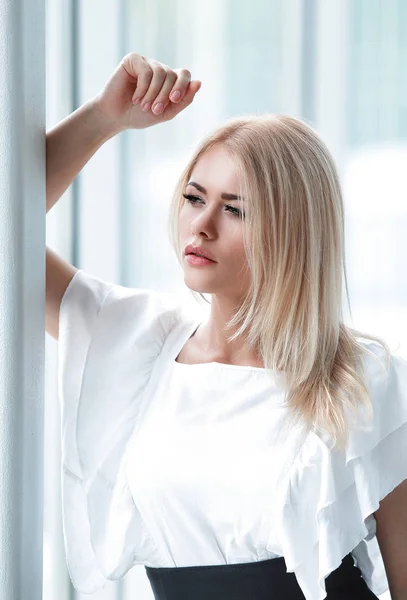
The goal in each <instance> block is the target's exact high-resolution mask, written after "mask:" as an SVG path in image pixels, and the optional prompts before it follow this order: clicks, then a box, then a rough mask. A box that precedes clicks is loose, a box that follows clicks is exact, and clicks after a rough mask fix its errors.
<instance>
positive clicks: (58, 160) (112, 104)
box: [46, 53, 407, 600]
mask: <svg viewBox="0 0 407 600" xmlns="http://www.w3.org/2000/svg"><path fill="white" fill-rule="evenodd" d="M200 85H201V84H200V82H199V81H193V80H191V73H190V72H189V71H188V70H187V69H171V68H170V67H168V66H167V65H164V64H162V63H159V62H158V61H155V60H153V59H150V58H147V57H145V56H141V55H139V54H136V53H131V54H129V55H127V56H125V57H124V58H123V60H122V61H121V63H120V65H119V66H118V67H117V69H116V71H115V72H114V73H113V75H112V77H111V78H110V79H109V81H108V82H107V83H106V85H105V86H104V88H103V89H102V91H101V92H100V93H99V94H98V95H97V96H96V97H95V98H92V99H91V100H89V101H88V102H86V103H85V104H84V105H83V106H81V107H80V108H79V109H78V110H76V111H75V112H74V113H73V114H71V115H70V116H68V117H67V118H66V119H65V120H64V121H62V122H61V123H60V124H58V125H57V126H56V127H55V128H54V129H53V130H52V131H50V132H49V133H48V134H47V211H48V210H50V209H51V208H52V206H53V205H54V204H55V203H56V202H57V200H58V198H59V197H60V196H61V195H62V194H63V192H64V191H65V189H66V188H67V187H68V186H69V185H70V183H71V182H72V180H73V179H74V177H75V176H76V175H77V173H78V172H79V171H80V170H81V169H82V167H83V166H84V165H85V164H86V162H87V161H88V160H89V159H90V157H91V156H92V155H93V154H94V153H95V152H96V151H97V149H98V148H99V147H100V146H101V145H102V144H103V143H104V142H105V141H106V140H108V139H109V138H111V137H112V136H114V135H115V134H117V133H118V132H120V131H123V130H125V129H127V128H133V129H143V128H146V127H150V126H153V125H156V124H159V123H161V122H163V121H168V120H169V119H172V118H174V117H176V115H177V114H178V113H180V112H181V111H182V110H184V109H185V108H186V107H187V106H189V105H190V104H191V103H192V102H193V99H194V96H195V94H196V93H197V92H198V90H199V88H200ZM169 214H170V222H169V225H170V235H171V239H172V242H173V245H174V250H175V253H176V257H177V259H178V260H179V262H180V264H181V266H182V268H183V270H184V280H185V284H186V286H187V287H188V288H189V289H190V290H191V291H192V293H193V294H194V295H195V297H196V298H197V299H198V300H199V299H202V298H203V299H204V300H205V301H206V302H208V301H207V300H206V298H205V297H204V296H203V294H205V293H206V294H209V295H210V302H209V305H208V309H209V310H208V313H207V318H203V317H202V313H201V312H200V316H199V317H198V316H193V315H192V314H191V313H188V311H186V310H184V306H183V305H182V302H181V301H179V300H176V298H175V297H174V300H173V299H171V300H170V299H169V298H170V297H171V298H172V296H171V295H168V294H160V293H158V292H155V291H153V290H148V289H132V288H126V287H124V286H120V285H117V284H115V283H113V282H108V281H103V280H100V279H97V278H96V277H94V276H92V275H91V274H89V273H86V272H84V271H83V270H81V269H79V270H78V269H77V268H75V267H74V266H73V265H70V264H68V263H67V262H65V261H64V260H62V259H61V258H60V257H58V256H57V255H56V254H55V253H54V252H52V251H51V250H49V249H47V288H46V302H47V307H46V309H47V313H46V317H47V318H46V328H47V332H48V333H49V334H50V335H52V336H53V337H54V338H56V339H58V352H59V373H58V375H59V394H60V399H61V405H62V450H63V452H62V488H63V490H62V491H63V524H64V539H65V548H66V556H67V564H68V568H69V573H70V576H71V579H72V582H73V584H74V586H75V588H76V589H77V590H78V591H80V592H84V593H91V592H95V591H97V590H99V589H101V588H102V587H103V586H104V584H105V582H106V581H107V580H117V579H120V578H121V577H123V576H124V575H125V574H126V573H127V572H128V571H129V569H131V568H132V567H133V566H134V565H144V567H145V569H146V573H147V576H148V578H149V581H150V583H151V587H152V590H153V593H154V597H155V598H156V599H158V600H208V598H210V599H211V600H232V598H233V600H254V599H255V600H280V599H281V600H287V599H292V600H297V599H298V600H300V599H302V598H305V599H306V600H322V599H323V598H329V599H330V600H345V599H346V600H350V599H355V600H356V599H358V600H364V599H368V598H376V597H377V596H376V594H381V593H383V592H385V591H386V590H388V589H390V591H391V594H392V598H393V599H395V600H401V599H404V600H405V599H406V598H407V575H406V574H407V363H406V361H405V360H403V359H402V358H401V357H400V356H398V355H396V354H392V353H391V352H390V350H389V348H388V346H387V345H386V343H385V342H384V341H382V340H380V339H379V338H377V337H374V336H373V335H368V334H366V333H363V332H360V331H356V330H354V329H351V328H349V327H347V326H345V325H344V323H343V314H342V284H343V281H342V276H343V275H344V282H345V285H346V269H345V259H344V208H343V202H342V197H341V189H340V184H339V181H338V175H337V172H336V169H335V165H334V163H333V160H332V157H331V155H330V153H329V151H328V150H327V148H326V146H325V144H324V143H323V142H322V141H321V139H320V138H319V137H318V135H317V134H316V132H315V131H314V130H313V129H312V128H311V127H310V126H309V125H307V124H306V123H304V122H302V121H301V120H298V119H295V118H292V117H290V116H287V115H264V116H247V117H239V118H235V119H231V120H229V121H227V122H226V123H225V124H224V125H223V126H222V127H220V128H218V129H217V130H216V131H214V132H212V133H210V134H209V135H208V136H207V137H206V138H205V139H204V140H203V141H202V143H201V144H200V145H199V147H198V148H197V149H196V151H195V152H194V154H193V156H192V157H191V159H190V161H189V163H188V164H187V165H186V166H185V169H184V171H183V172H182V173H181V176H180V178H179V181H178V184H177V186H176V189H175V192H174V197H173V201H172V205H171V207H170V213H169ZM372 260H373V257H372ZM346 292H347V285H346ZM348 301H349V298H348ZM361 409H366V412H367V415H366V416H367V419H365V418H362V415H361Z"/></svg>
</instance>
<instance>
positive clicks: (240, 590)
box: [145, 553, 378, 600]
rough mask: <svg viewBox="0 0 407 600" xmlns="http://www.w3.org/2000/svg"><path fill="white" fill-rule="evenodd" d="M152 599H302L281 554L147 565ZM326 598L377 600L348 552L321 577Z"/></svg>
mask: <svg viewBox="0 0 407 600" xmlns="http://www.w3.org/2000/svg"><path fill="white" fill-rule="evenodd" d="M145 570H146V573H147V577H148V579H149V580H150V584H151V588H152V590H153V593H154V598H155V600H304V599H305V596H304V594H303V593H302V591H301V588H300V586H299V584H298V582H297V579H296V577H295V573H287V570H286V564H285V560H284V558H283V557H280V558H272V559H269V560H263V561H259V562H251V563H240V564H228V565H208V566H193V567H158V568H155V567H147V566H145ZM325 586H326V592H327V596H326V598H327V600H378V598H377V596H376V595H375V594H374V593H373V592H372V591H371V590H370V589H369V587H368V586H367V584H366V582H365V580H364V579H363V577H362V575H361V571H360V569H359V568H358V567H356V565H355V564H354V560H353V556H352V554H351V553H349V554H348V555H347V556H345V557H344V558H343V559H342V563H341V564H340V565H339V567H338V568H337V569H335V571H332V573H330V574H329V575H328V577H327V578H326V579H325Z"/></svg>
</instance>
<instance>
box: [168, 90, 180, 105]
mask: <svg viewBox="0 0 407 600" xmlns="http://www.w3.org/2000/svg"><path fill="white" fill-rule="evenodd" d="M180 98H181V92H179V91H178V90H176V91H175V92H172V94H171V96H170V100H172V101H173V102H178V100H179V99H180Z"/></svg>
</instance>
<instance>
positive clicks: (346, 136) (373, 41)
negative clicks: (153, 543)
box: [43, 0, 407, 600]
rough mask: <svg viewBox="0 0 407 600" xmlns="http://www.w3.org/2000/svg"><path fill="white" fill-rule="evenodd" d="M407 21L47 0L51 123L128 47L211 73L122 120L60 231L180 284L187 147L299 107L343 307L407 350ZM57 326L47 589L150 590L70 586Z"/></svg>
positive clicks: (49, 376)
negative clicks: (318, 167)
mask: <svg viewBox="0 0 407 600" xmlns="http://www.w3.org/2000/svg"><path fill="white" fill-rule="evenodd" d="M406 33H407V2H406V0H329V1H327V0H250V1H245V0H205V2H201V1H198V0H116V1H115V2H112V1H110V0H109V1H107V0H86V1H85V0H83V1H80V0H47V128H48V129H49V128H50V127H52V126H53V125H55V124H56V123H57V122H58V121H60V120H61V119H62V118H64V117H65V116H67V115H68V114H69V113H70V112H72V111H73V110H74V109H75V108H77V107H78V106H79V105H80V104H81V103H83V102H84V101H85V100H87V99H89V98H91V97H92V96H94V95H95V94H96V93H97V92H98V91H99V90H100V88H101V87H102V86H103V85H104V83H105V81H106V80H107V78H108V77H109V76H110V74H111V73H112V72H113V70H114V69H115V68H116V66H117V64H118V63H119V61H120V60H121V58H122V57H123V56H124V55H125V54H126V53H128V52H131V51H134V52H137V53H140V54H144V55H147V56H149V57H151V58H155V59H156V60H158V61H161V62H164V63H166V64H168V65H170V66H171V67H172V68H180V67H186V68H188V69H189V70H190V71H191V73H192V77H193V79H200V80H201V81H202V88H201V90H200V91H199V93H198V94H197V97H196V99H195V101H194V103H193V105H192V106H191V107H189V108H187V109H186V110H185V111H184V112H183V113H181V114H180V115H179V116H178V117H176V119H175V120H173V121H170V122H169V123H164V124H161V125H159V126H157V127H153V128H149V129H147V130H142V131H128V132H124V133H122V134H120V135H119V136H116V137H115V138H113V139H112V140H110V141H109V142H107V143H106V144H105V145H104V146H103V147H102V148H101V149H100V150H99V151H98V152H97V154H96V155H95V156H94V157H93V158H92V159H91V161H90V162H89V163H88V165H87V166H86V167H85V169H84V170H83V171H82V173H81V174H80V176H79V177H78V178H77V179H76V180H75V182H74V183H73V185H72V186H71V188H70V189H69V190H68V191H67V193H66V194H65V195H64V196H63V197H62V198H61V199H60V201H59V202H58V204H57V205H56V206H55V207H54V208H53V209H52V210H51V211H50V213H49V214H48V215H47V245H48V246H50V247H52V248H53V249H54V250H55V251H56V252H58V253H59V254H61V255H62V256H63V257H64V258H65V259H67V260H69V261H70V262H72V263H73V264H74V265H75V266H76V267H78V268H81V269H84V270H85V271H88V272H89V273H91V274H93V275H95V276H97V277H99V278H101V279H105V280H109V281H115V282H116V283H119V284H121V285H126V286H130V287H144V288H153V289H156V290H158V291H171V292H172V291H178V290H179V291H182V290H183V287H185V286H184V284H183V274H182V270H181V268H180V266H179V265H178V262H177V260H176V258H175V254H174V253H173V252H172V250H171V248H170V245H169V241H168V236H167V214H168V212H167V211H168V207H169V203H170V199H171V195H172V192H173V188H174V185H175V182H176V180H177V178H178V176H179V174H180V172H181V170H182V168H183V167H184V165H185V163H186V161H187V159H188V158H189V156H190V153H191V152H192V150H193V149H194V147H195V146H196V144H197V143H198V141H199V140H200V139H201V137H202V136H203V135H204V134H206V133H207V132H208V131H209V130H211V129H213V128H215V127H216V126H218V125H220V124H221V123H222V122H223V121H224V120H225V119H227V118H229V117H232V116H237V115H243V114H261V113H263V112H274V113H279V112H282V113H288V114H291V115H293V116H296V117H299V118H302V119H305V120H306V121H307V122H308V123H309V124H311V125H312V126H313V127H315V128H316V129H317V131H318V132H319V133H320V135H321V137H322V138H323V139H324V141H325V142H326V143H327V145H328V147H329V148H330V150H331V152H332V154H333V156H334V158H335V161H336V163H337V166H338V169H339V172H340V176H341V181H342V185H343V191H344V198H345V207H346V264H347V272H348V278H349V279H348V282H349V292H350V299H351V307H352V314H351V315H350V314H348V309H347V305H346V302H345V297H344V312H345V314H346V316H347V319H346V322H347V324H348V325H350V326H353V327H355V328H357V329H361V330H362V331H367V332H369V333H373V334H376V335H380V336H382V337H384V338H385V339H386V341H387V342H388V343H389V344H390V347H391V349H392V351H397V352H398V353H399V354H400V355H402V356H403V357H406V356H407V235H406V233H407V179H406V177H405V175H406V171H407V35H406ZM46 338H47V339H46V399H45V400H46V405H45V414H46V422H45V428H46V430H45V440H46V442H45V444H46V446H45V450H44V451H45V461H46V462H45V512H44V595H43V599H44V600H55V598H58V600H79V599H81V600H82V598H83V599H84V600H85V599H86V598H89V597H92V598H95V599H97V600H102V599H103V600H130V599H133V598H137V600H152V599H153V595H152V592H151V589H150V584H149V582H148V580H147V577H146V575H145V571H144V567H143V566H139V565H136V566H135V567H134V568H133V569H132V570H131V571H129V573H128V574H127V575H126V576H125V577H124V578H123V579H122V580H121V581H118V582H111V583H109V584H108V585H107V586H106V588H105V590H104V591H103V592H102V593H100V594H94V595H92V596H82V595H80V594H76V593H75V591H74V589H73V588H72V586H71V583H70V579H69V576H68V573H67V569H66V563H65V554H64V549H63V534H62V522H61V499H60V420H59V419H60V410H59V405H58V400H57V372H56V367H57V342H56V341H55V340H54V339H53V338H51V337H50V336H48V335H46ZM380 598H381V599H382V600H389V599H390V595H389V594H383V595H382V596H381V597H380Z"/></svg>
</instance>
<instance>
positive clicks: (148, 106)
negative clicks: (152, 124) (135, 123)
mask: <svg viewBox="0 0 407 600" xmlns="http://www.w3.org/2000/svg"><path fill="white" fill-rule="evenodd" d="M150 106H151V102H146V103H145V104H143V106H142V107H141V108H142V109H143V110H144V112H147V111H148V110H150Z"/></svg>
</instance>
